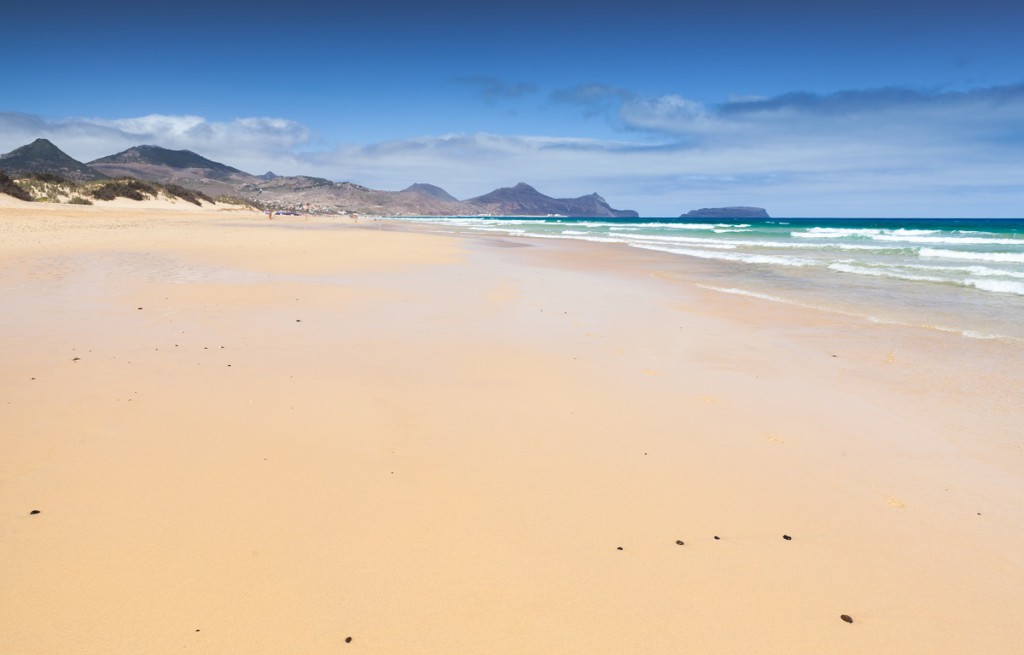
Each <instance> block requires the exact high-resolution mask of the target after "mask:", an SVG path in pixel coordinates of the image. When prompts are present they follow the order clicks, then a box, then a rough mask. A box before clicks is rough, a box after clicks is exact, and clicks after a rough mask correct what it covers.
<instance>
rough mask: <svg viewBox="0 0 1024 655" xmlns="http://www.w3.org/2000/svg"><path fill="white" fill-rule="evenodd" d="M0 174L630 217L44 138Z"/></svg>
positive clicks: (586, 204) (449, 212)
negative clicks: (86, 147) (107, 150)
mask: <svg viewBox="0 0 1024 655" xmlns="http://www.w3.org/2000/svg"><path fill="white" fill-rule="evenodd" d="M3 169H7V170H8V171H10V172H11V173H12V175H13V176H17V175H19V174H24V173H30V172H33V173H44V172H45V173H54V174H57V175H60V176H61V177H66V178H69V179H71V180H75V181H87V180H97V179H107V177H108V176H110V177H133V178H137V179H139V180H146V181H148V182H156V183H159V184H163V185H168V186H171V185H177V186H179V187H184V188H186V189H191V190H193V191H198V192H200V193H203V194H206V195H209V196H214V197H216V196H229V197H240V198H242V199H244V200H247V201H249V202H254V203H257V204H261V205H263V206H265V207H267V208H268V209H276V210H290V211H301V212H309V213H317V214H338V213H345V212H356V213H360V214H380V215H394V216H410V215H412V216H466V215H478V214H490V215H505V216H517V215H539V216H546V215H548V214H557V215H561V216H574V217H594V218H613V217H636V216H637V213H636V212H634V211H626V210H616V209H612V208H611V207H609V206H608V203H607V202H606V201H605V199H604V198H602V197H601V196H599V195H597V194H596V193H592V194H590V195H588V196H581V197H579V198H551V197H549V196H546V195H544V194H542V193H540V192H539V191H537V190H536V189H534V188H533V187H531V186H530V185H528V184H523V183H520V184H517V185H516V186H514V187H508V188H502V189H496V190H495V191H492V192H491V193H488V194H485V195H482V196H478V197H476V198H472V199H470V200H458V199H457V198H455V197H454V196H452V195H451V194H450V193H448V192H447V191H445V190H444V189H442V188H440V187H438V186H434V185H433V184H425V183H422V182H419V183H416V184H413V185H411V186H409V187H408V188H405V189H402V190H401V191H379V190H375V189H369V188H367V187H364V186H360V185H358V184H353V183H351V182H333V181H331V180H328V179H325V178H320V177H310V176H306V175H295V176H279V175H276V174H274V173H272V172H270V171H268V172H266V173H264V174H263V175H251V174H249V173H246V172H245V171H242V170H239V169H237V168H233V167H231V166H228V165H227V164H222V163H220V162H217V161H213V160H212V159H207V158H206V157H203V156H202V155H199V154H196V153H194V152H192V151H191V150H170V149H168V148H163V147H160V146H154V145H142V146H135V147H134V148H129V149H127V150H124V151H122V152H119V153H117V154H115V155H110V156H108V157H101V158H99V159H95V160H93V161H91V162H89V164H88V165H86V164H83V163H81V162H79V161H76V160H74V159H72V158H71V157H69V156H68V155H66V154H64V153H63V152H61V151H60V149H58V148H57V147H56V146H55V145H53V144H52V143H50V142H49V141H47V140H46V139H37V140H36V141H34V142H32V143H31V144H29V145H27V146H23V147H21V148H18V149H17V150H14V151H12V152H10V153H8V154H7V155H3V156H2V159H0V170H3Z"/></svg>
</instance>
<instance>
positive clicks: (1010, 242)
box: [871, 234, 1024, 246]
mask: <svg viewBox="0 0 1024 655" xmlns="http://www.w3.org/2000/svg"><path fill="white" fill-rule="evenodd" d="M871 239H872V240H873V241H899V242H906V243H940V244H945V245H954V246H955V245H963V246H986V245H990V246H1024V239H992V238H988V237H933V236H914V235H909V236H907V235H896V234H878V235H876V236H873V237H871Z"/></svg>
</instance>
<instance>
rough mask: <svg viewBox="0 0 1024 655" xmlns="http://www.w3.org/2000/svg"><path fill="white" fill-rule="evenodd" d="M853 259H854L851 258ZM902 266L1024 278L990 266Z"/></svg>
mask: <svg viewBox="0 0 1024 655" xmlns="http://www.w3.org/2000/svg"><path fill="white" fill-rule="evenodd" d="M850 261H852V260H850ZM901 267H902V268H910V269H913V270H915V271H935V272H938V273H968V274H970V275H976V276H978V277H1012V278H1018V279H1022V280H1024V272H1021V271H1008V270H1004V269H1001V268H990V267H988V266H981V265H975V266H928V265H927V264H901Z"/></svg>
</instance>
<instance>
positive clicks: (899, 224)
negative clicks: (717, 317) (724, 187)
mask: <svg viewBox="0 0 1024 655" xmlns="http://www.w3.org/2000/svg"><path fill="white" fill-rule="evenodd" d="M414 220H416V221H417V222H427V223H431V224H434V225H436V226H438V227H440V228H442V229H443V228H448V229H451V230H453V231H458V232H466V231H468V232H475V233H489V234H499V235H508V236H515V237H522V238H524V239H571V240H582V241H596V242H601V243H613V244H621V245H622V246H623V247H631V248H641V249H646V250H655V251H660V252H663V253H668V254H671V255H675V256H678V257H680V258H682V259H681V260H680V261H681V262H682V261H683V259H685V260H689V261H690V262H691V263H694V262H697V261H699V262H702V263H703V264H704V266H702V268H701V270H702V279H703V280H704V284H703V286H706V287H707V288H710V289H714V290H718V291H721V292H723V293H734V294H746V295H750V296H755V297H758V298H761V299H763V300H766V301H775V302H786V303H793V304H799V305H804V306H810V307H815V308H818V309H822V310H826V311H836V312H842V313H848V314H854V315H858V316H863V317H864V318H866V319H868V320H872V321H877V322H893V323H900V324H907V325H918V326H921V327H927V328H932V329H939V330H947V331H954V332H959V333H961V334H963V335H965V336H968V337H975V338H999V339H1008V340H1013V341H1017V340H1022V342H1024V219H813V218H799V219H769V220H748V221H721V220H692V219H691V220H688V219H657V218H640V219H612V220H593V219H571V218H554V217H552V218H522V217H510V218H497V217H487V218H478V217H456V218H423V219H414Z"/></svg>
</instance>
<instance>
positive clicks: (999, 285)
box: [965, 279, 1024, 296]
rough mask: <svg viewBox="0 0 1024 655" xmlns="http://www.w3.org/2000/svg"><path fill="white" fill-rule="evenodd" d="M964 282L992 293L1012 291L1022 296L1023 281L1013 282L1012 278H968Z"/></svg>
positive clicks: (1023, 289) (1023, 292) (1023, 291)
mask: <svg viewBox="0 0 1024 655" xmlns="http://www.w3.org/2000/svg"><path fill="white" fill-rule="evenodd" d="M965 284H967V285H968V286H972V287H974V288H975V289H981V290H982V291H991V292H993V293H1012V294H1015V295H1018V296H1024V282H1014V281H1012V280H993V279H983V280H974V279H968V280H965Z"/></svg>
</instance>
